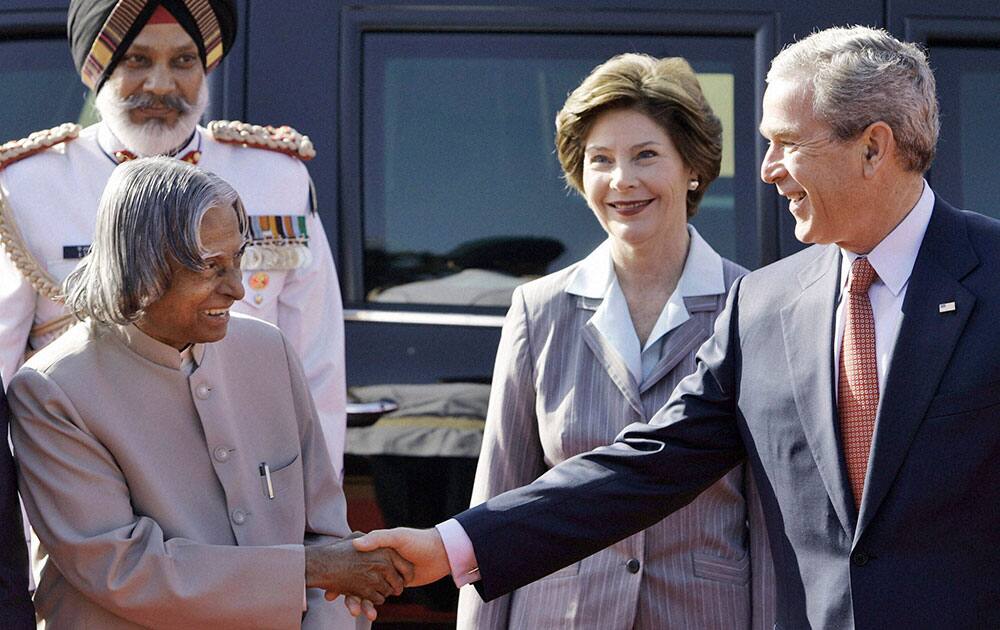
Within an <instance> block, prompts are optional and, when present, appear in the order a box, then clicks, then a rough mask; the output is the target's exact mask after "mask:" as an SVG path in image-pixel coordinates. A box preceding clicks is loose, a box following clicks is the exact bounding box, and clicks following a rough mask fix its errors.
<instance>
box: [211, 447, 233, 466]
mask: <svg viewBox="0 0 1000 630" xmlns="http://www.w3.org/2000/svg"><path fill="white" fill-rule="evenodd" d="M213 454H214V455H215V461H217V462H219V463H222V464H224V463H226V462H227V461H229V449H228V448H226V447H225V446H220V447H218V448H216V449H215V451H214V452H213Z"/></svg>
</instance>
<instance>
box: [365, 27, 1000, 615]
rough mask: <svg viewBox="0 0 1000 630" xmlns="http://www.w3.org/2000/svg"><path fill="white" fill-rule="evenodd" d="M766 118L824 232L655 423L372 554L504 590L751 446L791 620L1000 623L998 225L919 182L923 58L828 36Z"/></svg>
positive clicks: (734, 301)
mask: <svg viewBox="0 0 1000 630" xmlns="http://www.w3.org/2000/svg"><path fill="white" fill-rule="evenodd" d="M760 127H761V133H762V134H763V135H764V137H765V138H767V139H768V140H769V141H770V147H769V149H768V151H767V154H766V155H765V157H764V162H763V164H762V166H761V177H762V178H763V179H764V181H766V182H769V183H773V184H774V185H775V186H777V188H778V192H779V193H781V194H782V195H783V196H784V197H786V198H787V199H788V200H789V210H790V212H791V213H792V215H793V217H794V218H795V222H796V226H795V234H796V237H798V238H799V240H801V241H803V242H807V243H815V244H816V245H815V246H814V247H811V248H808V249H806V250H804V251H802V252H800V253H798V254H796V255H794V256H791V257H789V258H787V259H785V260H782V261H779V262H777V263H774V264H773V265H770V266H767V267H765V268H763V269H760V270H758V271H756V272H753V273H750V274H748V275H746V276H744V277H743V278H742V279H741V280H737V281H736V283H735V284H734V285H733V288H732V290H731V292H730V295H729V299H728V302H727V305H726V309H725V310H724V312H723V313H722V315H720V317H719V319H718V320H717V322H716V326H715V333H714V335H713V336H712V337H711V338H710V339H709V340H708V341H707V342H706V343H705V345H704V346H703V347H702V348H701V350H700V351H699V354H698V368H697V371H696V372H695V373H694V374H692V375H691V376H689V377H688V378H686V379H685V380H683V381H681V383H680V384H679V385H678V387H677V389H676V390H675V391H674V393H673V395H672V396H671V398H670V400H669V401H668V402H667V404H666V406H665V407H664V408H663V409H661V410H660V412H658V414H657V416H656V417H655V418H654V419H653V420H652V421H651V422H650V423H649V424H648V425H632V426H630V427H628V428H626V429H625V430H624V431H623V432H622V433H621V434H619V436H618V438H617V440H616V442H615V443H614V444H613V445H611V446H606V447H601V448H598V449H595V450H593V451H591V452H589V453H586V454H583V455H581V456H578V457H576V458H574V459H571V460H569V461H567V462H564V463H563V464H561V465H559V466H556V467H555V468H553V469H552V470H551V471H549V472H548V473H547V474H546V475H544V476H543V477H541V478H540V479H539V480H538V481H536V482H535V483H533V484H531V485H530V486H526V487H524V488H520V489H518V490H514V491H511V492H508V493H506V494H503V495H500V496H498V497H496V498H494V499H491V500H490V501H487V502H486V503H484V504H482V505H481V506H479V507H476V508H473V509H471V510H469V511H467V512H464V513H462V514H460V515H459V516H458V517H457V521H449V522H448V523H445V524H443V525H441V526H439V528H438V529H436V530H434V529H432V530H403V531H388V532H379V533H377V534H374V535H370V537H368V538H363V539H360V540H359V541H356V542H355V545H356V546H357V547H358V548H360V549H372V548H375V547H377V546H382V545H390V546H394V547H396V548H397V549H398V550H399V551H400V553H402V555H403V556H405V557H407V558H409V559H410V560H413V561H415V562H416V563H417V567H416V569H417V579H416V581H417V582H421V581H425V580H429V579H433V578H437V577H440V576H442V575H444V574H447V573H448V572H449V571H450V572H451V573H452V574H453V575H454V576H455V577H456V579H457V580H459V581H462V582H465V581H476V584H477V589H479V591H480V593H481V594H482V595H483V596H484V597H485V598H487V599H490V598H493V597H496V596H498V595H500V594H502V593H504V592H507V591H509V590H511V589H513V588H517V587H519V586H521V585H523V584H525V583H527V582H530V581H532V580H535V579H538V578H539V577H541V576H543V575H545V574H546V573H550V572H552V571H553V570H555V569H558V568H559V567H562V566H565V565H567V564H569V563H571V562H574V561H576V560H578V559H580V558H582V557H584V556H586V555H588V554H590V553H592V552H594V551H595V550H597V549H600V548H602V547H604V546H606V545H608V544H609V543H611V542H613V541H615V540H619V539H621V538H624V537H625V536H627V535H629V534H631V533H633V532H635V531H637V530H639V529H641V528H643V527H646V526H648V525H649V524H651V523H653V522H655V521H657V520H659V519H661V518H663V517H664V515H666V514H668V513H670V512H673V511H674V510H677V509H679V508H680V507H682V506H684V505H685V504H687V503H688V502H689V501H691V500H692V499H693V498H694V497H695V496H697V495H698V493H699V492H701V491H702V490H703V489H704V488H705V487H707V486H708V485H709V484H711V483H712V482H713V481H715V480H716V479H718V478H719V477H720V476H721V475H723V474H724V473H725V472H726V471H728V470H729V469H730V468H731V467H732V466H733V465H735V464H736V463H738V462H741V461H744V460H746V461H747V462H748V463H749V465H750V468H751V470H752V472H753V475H754V478H755V479H756V481H757V486H758V488H759V489H760V492H761V495H762V502H763V508H764V512H765V520H766V523H767V528H768V535H769V538H770V541H771V547H772V552H773V556H774V563H775V571H776V577H777V580H776V585H777V607H778V620H779V621H778V624H777V625H778V626H779V627H781V628H795V629H797V628H807V627H814V628H872V629H876V628H878V629H881V628H987V627H989V628H996V627H1000V606H998V605H997V602H998V601H1000V538H998V532H1000V510H998V509H997V506H998V505H1000V421H998V420H1000V335H998V334H997V330H996V326H997V321H1000V285H998V284H997V278H1000V222H998V221H995V220H993V219H988V218H986V217H983V216H981V215H977V214H973V213H970V212H962V211H960V210H956V209H955V208H952V207H951V206H950V205H948V204H947V203H946V202H945V201H943V200H942V199H941V198H939V197H936V196H935V195H934V193H933V191H932V190H931V189H930V187H929V186H928V184H927V182H926V181H924V179H923V177H922V175H923V173H924V172H925V171H926V170H927V169H928V168H929V167H930V163H931V160H932V159H933V155H934V146H935V143H936V140H937V133H938V114H937V100H936V95H935V90H934V77H933V74H932V73H931V71H930V68H929V66H928V63H927V58H926V55H925V54H924V53H923V52H922V51H921V50H920V49H919V48H917V47H916V46H914V45H912V44H906V43H903V42H900V41H898V40H896V39H894V38H893V37H892V36H890V35H889V34H888V33H886V32H884V31H879V30H875V29H869V28H864V27H854V28H835V29H828V30H825V31H821V32H819V33H815V34H813V35H811V36H809V37H807V38H805V39H803V40H802V41H800V42H798V43H797V44H795V45H793V46H791V47H789V48H787V49H785V50H784V51H782V53H781V54H779V55H778V57H776V58H775V60H774V61H773V62H772V65H771V69H770V72H769V74H768V87H767V90H766V92H765V95H764V108H763V119H762V121H761V126H760ZM446 544H447V547H446ZM446 549H447V551H446ZM350 603H351V604H352V605H353V604H355V603H356V602H350Z"/></svg>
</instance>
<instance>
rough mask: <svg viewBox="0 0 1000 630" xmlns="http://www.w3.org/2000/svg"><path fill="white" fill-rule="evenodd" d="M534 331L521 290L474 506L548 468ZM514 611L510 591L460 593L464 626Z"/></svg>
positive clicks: (490, 624) (482, 625)
mask: <svg viewBox="0 0 1000 630" xmlns="http://www.w3.org/2000/svg"><path fill="white" fill-rule="evenodd" d="M528 329H529V324H528V317H527V313H526V308H525V303H524V295H523V293H522V291H521V289H520V288H518V289H516V290H515V291H514V295H513V298H512V299H511V307H510V310H509V311H508V312H507V319H506V320H505V322H504V327H503V332H502V333H501V336H500V346H499V348H498V349H497V359H496V366H495V367H494V370H493V386H492V389H491V390H490V404H489V409H488V411H487V414H486V429H485V431H484V433H483V446H482V450H481V452H480V454H479V465H478V467H477V468H476V483H475V486H474V487H473V490H472V505H478V504H480V503H482V502H484V501H486V500H487V499H490V498H492V497H494V496H496V495H498V494H501V493H503V492H506V491H507V490H511V489H514V488H519V487H521V486H523V485H526V484H528V483H531V482H532V481H534V480H535V479H537V478H538V476H539V475H541V474H542V473H543V472H544V471H545V463H544V461H543V456H542V445H541V440H540V439H539V436H538V423H537V418H536V416H535V384H534V374H535V370H534V364H533V362H532V358H531V347H530V339H529V330H528ZM509 613H510V596H509V595H505V596H503V597H499V598H497V599H495V600H493V601H491V602H488V603H484V602H483V601H482V599H480V597H479V595H478V594H477V593H476V592H475V588H473V587H472V586H471V585H470V586H467V587H464V588H462V590H461V593H460V594H459V602H458V628H459V629H460V630H504V629H506V628H507V627H508V625H509Z"/></svg>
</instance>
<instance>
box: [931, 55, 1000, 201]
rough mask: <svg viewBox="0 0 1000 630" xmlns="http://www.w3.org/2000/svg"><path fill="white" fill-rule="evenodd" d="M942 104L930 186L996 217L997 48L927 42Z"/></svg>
mask: <svg viewBox="0 0 1000 630" xmlns="http://www.w3.org/2000/svg"><path fill="white" fill-rule="evenodd" d="M930 57H931V65H932V66H933V68H934V75H935V77H936V79H937V87H938V97H939V99H940V103H941V140H940V142H939V144H938V153H937V157H936V159H935V161H934V166H933V169H932V180H931V183H932V184H933V185H934V188H935V190H939V191H945V193H946V194H947V195H948V196H949V197H950V198H949V201H951V202H953V203H957V204H960V205H962V206H963V207H965V208H967V209H969V210H975V211H977V212H981V213H983V214H988V215H990V216H993V217H997V218H1000V205H998V204H997V200H998V199H1000V178H998V177H997V161H998V160H997V147H1000V50H997V49H989V48H976V47H951V46H932V47H931V48H930Z"/></svg>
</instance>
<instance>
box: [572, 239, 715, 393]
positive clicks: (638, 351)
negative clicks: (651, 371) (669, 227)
mask: <svg viewBox="0 0 1000 630" xmlns="http://www.w3.org/2000/svg"><path fill="white" fill-rule="evenodd" d="M688 234H689V235H690V237H691V238H690V244H689V246H688V252H687V257H686V258H685V260H684V269H683V271H682V272H681V277H680V279H679V280H678V281H677V287H676V288H675V289H674V291H673V293H672V294H671V295H670V298H669V299H668V300H667V303H666V304H664V305H663V310H662V311H660V316H659V318H658V319H657V320H656V324H655V325H654V326H653V330H652V331H651V333H650V335H649V338H648V339H647V340H646V345H645V347H642V348H640V347H639V337H638V335H636V333H635V326H634V325H633V324H632V318H631V315H630V314H629V310H628V304H627V302H626V300H625V294H624V293H622V289H621V285H620V284H619V283H618V277H617V276H616V275H615V271H614V263H613V262H612V260H611V244H610V240H607V241H605V242H603V243H601V245H599V246H598V247H597V249H595V250H594V251H593V252H591V253H590V255H589V256H587V257H586V258H585V259H583V260H582V261H581V262H580V264H579V265H578V266H577V268H576V270H575V271H574V272H573V275H572V277H571V278H570V281H569V283H568V284H567V286H566V289H565V291H566V292H567V293H570V294H572V295H579V296H581V297H584V298H590V299H600V300H601V304H600V306H598V308H597V310H596V311H595V312H594V314H593V316H591V318H590V322H591V323H592V324H593V325H594V326H595V327H596V328H597V330H598V331H599V332H600V333H601V335H603V336H604V337H605V339H607V340H608V342H609V343H610V345H611V347H613V348H614V349H615V351H617V352H618V354H619V355H620V356H621V358H622V360H623V361H624V362H625V364H626V365H627V366H628V369H629V372H631V373H632V376H633V377H634V378H635V381H636V383H642V381H643V353H644V352H645V351H646V350H648V349H650V347H652V346H654V345H656V344H657V343H658V342H659V341H660V340H661V339H662V338H663V337H664V336H665V335H666V334H667V333H669V332H670V331H671V330H673V329H675V328H677V327H678V326H680V325H681V324H683V323H684V322H686V321H687V320H688V319H690V317H691V315H690V314H689V313H688V310H687V305H686V304H685V303H684V298H685V297H694V296H700V295H718V294H721V293H725V292H726V282H725V277H724V275H723V267H722V257H721V256H719V254H718V253H716V251H715V250H714V249H712V247H711V246H710V245H709V244H708V243H707V242H705V240H704V239H703V238H702V237H701V235H700V234H698V231H697V230H695V229H694V227H692V226H691V225H688ZM655 358H656V359H658V358H659V357H655Z"/></svg>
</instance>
